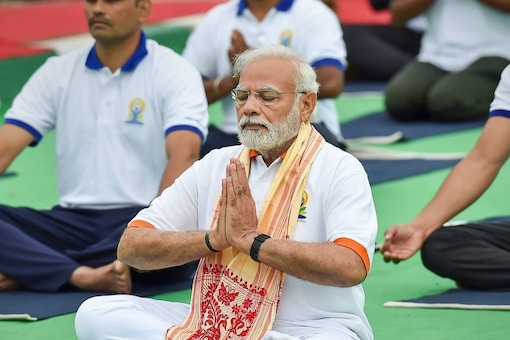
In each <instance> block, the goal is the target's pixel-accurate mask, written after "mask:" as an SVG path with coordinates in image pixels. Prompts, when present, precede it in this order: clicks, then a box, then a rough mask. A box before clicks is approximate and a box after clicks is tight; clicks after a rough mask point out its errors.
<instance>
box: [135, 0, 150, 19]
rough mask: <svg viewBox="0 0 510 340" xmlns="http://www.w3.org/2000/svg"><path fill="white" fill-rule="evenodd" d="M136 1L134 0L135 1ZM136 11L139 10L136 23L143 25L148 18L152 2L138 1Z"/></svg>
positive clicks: (148, 0)
mask: <svg viewBox="0 0 510 340" xmlns="http://www.w3.org/2000/svg"><path fill="white" fill-rule="evenodd" d="M135 1H136V0H135ZM138 1H139V2H138V10H139V13H140V15H139V17H138V21H139V22H140V23H141V24H143V23H145V21H146V20H147V18H148V17H149V15H150V14H151V11H152V1H151V0H138Z"/></svg>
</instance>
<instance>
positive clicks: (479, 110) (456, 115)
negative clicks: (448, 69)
mask: <svg viewBox="0 0 510 340" xmlns="http://www.w3.org/2000/svg"><path fill="white" fill-rule="evenodd" d="M489 104H490V102H486V103H480V102H479V100H476V99H475V98H470V96H466V95H465V94H463V93H459V92H458V91H450V90H448V89H446V88H444V87H443V86H436V87H434V88H433V89H432V90H431V91H430V93H429V95H428V98H427V107H428V111H429V115H430V119H431V120H433V121H438V122H460V121H469V120H476V119H483V118H486V117H487V113H488V110H489Z"/></svg>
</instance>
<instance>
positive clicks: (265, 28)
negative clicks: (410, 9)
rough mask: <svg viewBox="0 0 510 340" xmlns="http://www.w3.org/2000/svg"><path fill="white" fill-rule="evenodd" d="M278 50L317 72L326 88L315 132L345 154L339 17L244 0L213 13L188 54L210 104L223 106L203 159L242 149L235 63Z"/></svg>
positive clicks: (295, 2)
mask: <svg viewBox="0 0 510 340" xmlns="http://www.w3.org/2000/svg"><path fill="white" fill-rule="evenodd" d="M273 44H278V45H284V46H287V47H290V48H291V49H292V50H293V51H294V52H295V53H296V54H298V55H299V56H301V57H303V58H304V59H305V60H306V61H307V62H308V63H309V64H310V65H311V66H312V67H314V68H315V70H316V71H317V76H318V81H319V83H320V84H321V87H320V91H319V99H320V100H319V112H318V116H317V119H316V120H315V122H314V126H315V127H316V128H317V130H318V131H319V132H320V133H321V134H322V135H323V136H324V137H325V138H326V140H327V141H328V142H330V143H331V144H334V145H336V146H339V147H341V148H345V144H344V142H343V137H342V133H341V130H340V123H339V118H338V112H337V108H336V103H335V98H337V97H338V96H339V95H340V94H341V92H342V90H343V86H344V74H343V71H344V68H345V65H346V61H345V58H346V50H345V44H344V41H343V38H342V29H341V27H340V24H339V22H338V18H337V17H336V15H335V14H334V13H333V12H332V11H331V10H330V9H329V8H328V7H327V6H326V5H325V4H324V3H322V2H321V1H317V0H262V1H261V0H257V1H254V0H239V1H229V2H226V3H224V4H220V5H217V6H216V7H214V8H213V9H211V10H210V11H209V12H208V13H207V14H206V15H205V17H204V18H203V19H202V20H201V22H200V23H199V24H198V26H197V27H196V28H195V29H194V31H193V32H192V33H191V35H190V37H189V39H188V41H187V43H186V47H185V49H184V51H183V57H184V58H186V59H187V60H189V61H190V62H191V63H192V64H193V65H195V66H196V67H197V68H198V70H199V71H200V73H201V74H202V77H203V79H204V87H205V90H206V95H207V99H208V102H209V103H213V102H215V101H217V100H220V101H221V107H222V113H223V120H222V122H221V125H220V126H219V127H216V126H212V125H211V126H210V127H209V134H208V138H207V141H206V143H205V144H204V145H203V147H202V155H203V154H205V153H207V152H209V151H210V150H212V149H215V148H219V147H223V146H227V145H236V144H239V140H238V139H237V121H236V112H235V107H234V104H233V103H232V100H231V98H230V91H232V89H233V88H234V87H235V86H236V85H237V84H236V81H235V80H234V79H232V77H231V76H230V74H231V71H232V61H233V59H234V58H235V56H236V55H237V54H238V53H240V52H242V51H244V50H246V49H248V48H259V47H263V46H267V45H273Z"/></svg>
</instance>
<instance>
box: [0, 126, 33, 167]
mask: <svg viewBox="0 0 510 340" xmlns="http://www.w3.org/2000/svg"><path fill="white" fill-rule="evenodd" d="M33 140H34V136H32V135H31V134H30V133H29V132H28V131H26V130H24V129H22V128H20V127H18V126H16V125H12V124H4V125H3V126H1V127H0V174H2V173H4V172H5V170H7V168H8V167H9V165H10V164H11V163H12V161H13V160H14V159H15V158H16V157H17V156H18V155H19V154H20V153H21V151H23V149H24V148H25V147H26V146H28V145H29V144H30V143H31V142H33Z"/></svg>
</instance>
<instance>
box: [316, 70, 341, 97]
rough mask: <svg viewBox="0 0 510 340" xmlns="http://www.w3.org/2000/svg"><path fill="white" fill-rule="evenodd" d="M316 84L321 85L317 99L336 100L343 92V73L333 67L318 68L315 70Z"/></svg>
mask: <svg viewBox="0 0 510 340" xmlns="http://www.w3.org/2000/svg"><path fill="white" fill-rule="evenodd" d="M316 72H317V82H318V83H319V84H321V86H320V88H319V93H318V94H317V97H318V98H336V97H338V96H339V95H340V94H341V93H342V91H343V90H344V73H343V72H342V70H340V69H339V68H338V67H335V66H328V65H324V66H320V67H317V68H316Z"/></svg>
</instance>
